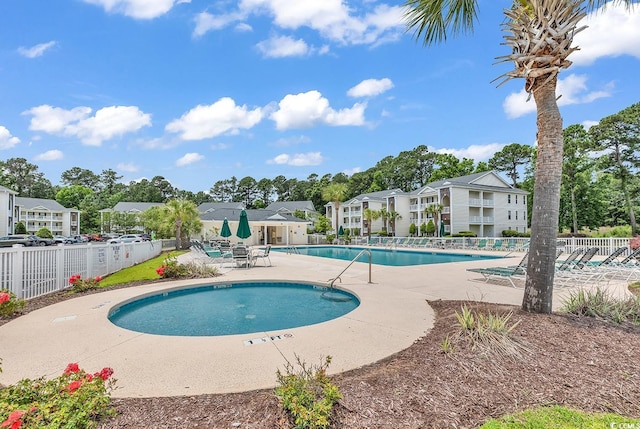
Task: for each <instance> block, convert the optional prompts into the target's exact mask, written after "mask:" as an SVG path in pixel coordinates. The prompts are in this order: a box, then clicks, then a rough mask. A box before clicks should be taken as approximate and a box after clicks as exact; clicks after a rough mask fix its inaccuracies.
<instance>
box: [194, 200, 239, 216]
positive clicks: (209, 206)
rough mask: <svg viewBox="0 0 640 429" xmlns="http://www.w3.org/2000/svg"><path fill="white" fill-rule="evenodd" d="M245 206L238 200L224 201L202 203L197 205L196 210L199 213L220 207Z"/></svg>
mask: <svg viewBox="0 0 640 429" xmlns="http://www.w3.org/2000/svg"><path fill="white" fill-rule="evenodd" d="M243 208H245V205H244V204H243V203H238V202H225V203H202V204H200V205H199V206H198V211H199V212H200V213H206V212H208V211H211V210H220V209H240V210H242V209H243Z"/></svg>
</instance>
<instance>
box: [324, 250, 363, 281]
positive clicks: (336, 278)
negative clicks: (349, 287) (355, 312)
mask: <svg viewBox="0 0 640 429" xmlns="http://www.w3.org/2000/svg"><path fill="white" fill-rule="evenodd" d="M363 253H368V254H369V282H368V283H373V282H372V281H371V250H370V249H362V250H361V251H360V252H359V253H358V255H357V256H356V257H355V258H353V260H352V261H351V262H349V265H347V266H346V267H345V269H344V270H342V272H341V273H340V274H338V275H337V276H336V277H335V278H333V279H331V281H330V283H329V288H330V289H333V284H334V283H335V282H336V280H338V279H340V282H342V279H341V278H340V276H341V275H343V274H344V272H345V271H347V270H348V269H349V267H350V266H351V265H353V263H354V262H356V261H357V260H358V258H359V257H360V256H361V255H362V254H363Z"/></svg>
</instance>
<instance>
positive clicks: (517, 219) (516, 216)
mask: <svg viewBox="0 0 640 429" xmlns="http://www.w3.org/2000/svg"><path fill="white" fill-rule="evenodd" d="M516 220H518V211H517V210H516Z"/></svg>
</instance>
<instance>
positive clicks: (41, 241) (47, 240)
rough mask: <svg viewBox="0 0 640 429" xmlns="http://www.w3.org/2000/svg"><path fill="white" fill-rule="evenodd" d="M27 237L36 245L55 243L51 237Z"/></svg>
mask: <svg viewBox="0 0 640 429" xmlns="http://www.w3.org/2000/svg"><path fill="white" fill-rule="evenodd" d="M29 237H30V239H32V240H34V241H35V242H36V246H53V245H54V244H56V242H55V240H54V239H53V238H42V237H38V236H37V235H30V236H29Z"/></svg>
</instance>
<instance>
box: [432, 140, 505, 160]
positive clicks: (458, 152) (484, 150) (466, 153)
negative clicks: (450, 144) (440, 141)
mask: <svg viewBox="0 0 640 429" xmlns="http://www.w3.org/2000/svg"><path fill="white" fill-rule="evenodd" d="M505 146H506V145H505V144H502V143H489V144H485V145H475V144H474V145H471V146H469V147H466V148H463V149H446V148H444V149H435V148H433V147H429V150H430V151H432V152H436V153H449V154H451V155H453V156H455V157H456V158H460V159H462V158H470V159H473V160H475V161H488V160H489V158H491V157H493V155H495V153H496V152H499V151H501V150H502V148H504V147H505Z"/></svg>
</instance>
